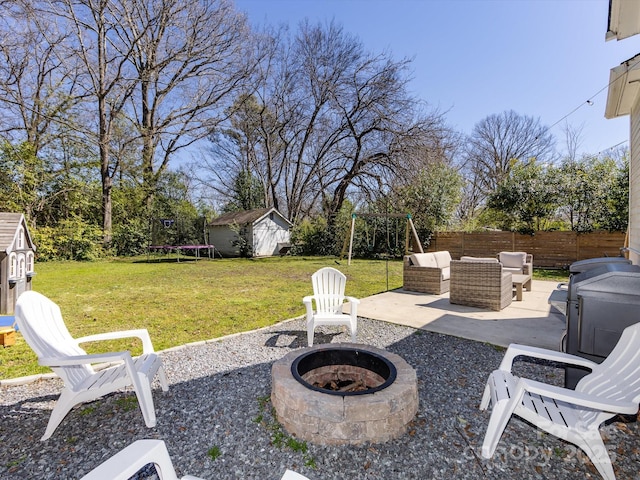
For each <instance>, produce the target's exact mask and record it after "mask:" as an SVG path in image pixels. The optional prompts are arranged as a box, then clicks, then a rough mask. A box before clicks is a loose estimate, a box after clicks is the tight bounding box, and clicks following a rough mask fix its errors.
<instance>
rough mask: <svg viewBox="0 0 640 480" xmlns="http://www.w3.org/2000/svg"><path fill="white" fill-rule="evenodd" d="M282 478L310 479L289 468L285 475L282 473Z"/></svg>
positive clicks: (292, 479)
mask: <svg viewBox="0 0 640 480" xmlns="http://www.w3.org/2000/svg"><path fill="white" fill-rule="evenodd" d="M280 480H309V479H308V478H307V477H305V476H304V475H300V474H299V473H298V472H294V471H293V470H289V469H288V468H287V470H286V471H285V472H284V475H282V478H281V479H280Z"/></svg>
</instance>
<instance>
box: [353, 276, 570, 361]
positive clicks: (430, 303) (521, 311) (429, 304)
mask: <svg viewBox="0 0 640 480" xmlns="http://www.w3.org/2000/svg"><path fill="white" fill-rule="evenodd" d="M556 285H557V282H551V281H542V280H534V281H533V285H532V291H530V292H528V291H525V292H524V297H523V300H522V301H516V300H515V297H514V301H513V302H512V303H511V305H510V306H508V307H507V308H505V309H503V310H501V311H499V312H495V311H490V310H483V309H479V308H474V307H466V306H463V305H452V304H451V303H449V294H448V293H446V294H443V295H429V294H425V293H415V292H409V291H406V290H402V289H398V290H393V291H389V292H384V293H380V294H378V295H373V296H370V297H366V298H363V299H361V300H360V305H359V306H358V316H360V317H365V318H370V319H374V320H383V321H387V322H392V323H396V324H400V325H407V326H410V327H413V328H419V329H422V330H428V331H431V332H437V333H443V334H447V335H453V336H456V337H461V338H467V339H470V340H476V341H479V342H487V343H491V344H493V345H499V346H503V347H507V346H508V345H509V344H510V343H522V344H525V345H532V346H537V347H543V348H549V349H552V350H559V347H560V341H561V338H562V334H563V332H564V329H565V317H564V315H562V313H561V312H560V311H558V310H557V309H556V308H554V307H552V306H551V305H549V303H548V299H549V296H550V295H551V292H552V291H553V290H554V289H555V287H556Z"/></svg>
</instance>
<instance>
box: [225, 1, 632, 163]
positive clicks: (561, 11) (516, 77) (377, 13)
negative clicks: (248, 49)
mask: <svg viewBox="0 0 640 480" xmlns="http://www.w3.org/2000/svg"><path fill="white" fill-rule="evenodd" d="M235 3H236V8H237V9H238V10H240V11H244V12H246V13H247V15H248V17H249V20H250V21H251V23H252V24H255V25H259V24H265V23H267V24H271V25H278V24H281V23H286V24H288V25H289V26H290V27H292V29H295V28H296V27H297V25H298V23H299V22H300V21H301V20H303V19H305V18H308V19H309V20H310V21H311V22H314V23H315V22H327V21H330V20H332V19H333V20H335V21H336V22H338V23H339V24H341V25H342V26H343V27H344V29H345V30H346V31H347V32H349V33H351V34H353V35H355V36H357V37H358V38H359V39H360V40H361V41H362V43H363V44H364V46H365V48H366V49H367V50H369V51H371V52H373V53H379V52H381V51H383V50H389V51H391V52H392V54H393V56H394V58H396V59H401V58H405V57H407V58H412V59H413V64H412V65H413V80H412V82H411V89H412V93H414V94H415V95H416V96H417V97H419V98H421V99H422V100H425V101H427V102H428V103H429V104H430V105H431V106H434V107H437V108H439V109H440V110H443V111H448V113H447V114H446V118H447V121H448V123H449V124H450V125H451V126H452V127H454V128H456V129H457V130H459V131H461V132H463V133H467V134H468V133H471V131H472V130H473V127H474V125H475V124H476V123H477V122H478V121H480V120H482V119H483V118H485V117H486V116H487V115H490V114H493V113H501V112H503V111H506V110H514V111H516V112H517V113H519V114H521V115H528V116H532V117H534V118H537V119H540V122H541V123H542V124H543V125H546V126H548V127H551V126H552V125H553V124H556V123H557V122H559V123H557V124H556V125H555V126H553V127H552V128H551V130H550V131H551V133H553V134H554V135H555V136H556V139H557V142H558V149H559V150H560V151H563V150H564V149H565V141H564V138H565V137H564V134H563V126H564V125H565V123H566V122H568V123H569V124H570V125H571V126H572V127H573V128H574V129H575V128H581V129H582V131H581V147H580V151H581V152H583V153H600V152H602V151H605V150H607V149H608V148H610V147H613V146H614V145H616V144H618V143H620V142H623V141H626V140H628V137H629V118H628V117H622V118H619V119H612V120H606V119H605V118H604V109H605V103H606V99H607V88H606V87H607V85H608V83H609V71H610V69H611V68H613V67H615V66H617V65H619V64H620V63H622V62H623V61H625V60H627V59H629V58H631V57H632V56H634V55H636V54H637V53H639V52H640V36H636V37H631V38H628V39H625V40H622V41H619V42H618V41H615V40H612V41H609V42H605V40H604V37H605V32H606V29H607V17H608V8H609V1H608V0H235ZM587 100H591V101H592V102H593V105H591V106H589V105H587ZM573 110H575V112H574V113H572V114H570V115H569V116H568V117H567V118H566V120H561V119H562V118H563V117H565V116H566V115H568V114H569V113H570V112H572V111H573Z"/></svg>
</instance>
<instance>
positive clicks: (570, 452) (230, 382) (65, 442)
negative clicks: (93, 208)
mask: <svg viewBox="0 0 640 480" xmlns="http://www.w3.org/2000/svg"><path fill="white" fill-rule="evenodd" d="M358 326H359V329H358V341H359V342H362V343H366V344H370V345H374V346H377V347H380V348H386V349H387V350H390V351H392V352H395V353H397V354H399V355H401V356H402V357H403V358H404V359H405V360H406V361H407V362H408V363H409V364H410V365H411V366H413V367H414V368H415V369H416V371H417V374H418V379H419V392H420V407H419V411H418V414H417V416H416V418H415V419H414V421H413V422H412V423H411V424H410V425H409V428H408V432H407V433H406V434H405V435H403V436H402V437H400V438H398V439H396V440H393V441H390V442H387V443H383V444H366V445H362V446H340V447H335V446H334V447H331V446H323V445H314V444H306V446H307V449H306V452H305V451H301V448H295V449H293V448H291V447H290V446H286V445H279V444H278V442H274V438H276V437H277V434H274V431H277V430H278V429H277V428H274V426H276V425H277V424H276V423H275V421H274V419H273V418H272V417H271V409H270V404H269V403H268V402H266V404H265V400H266V399H268V397H269V394H270V388H271V387H270V385H271V382H270V378H271V376H270V373H271V372H270V368H271V363H272V362H273V361H274V360H275V359H278V358H280V357H282V356H283V355H285V354H286V353H287V352H289V351H291V349H296V348H302V347H304V346H306V332H305V329H304V323H303V321H302V320H293V321H288V322H283V323H280V324H278V325H275V326H273V327H270V328H268V329H264V330H260V331H257V332H250V333H245V334H241V335H236V336H231V337H227V338H225V339H222V340H219V341H212V342H206V343H200V344H193V345H188V346H185V347H181V348H178V349H173V350H170V351H165V352H162V357H163V360H164V364H165V368H166V370H167V374H168V376H169V380H170V383H171V386H170V389H169V392H167V393H163V392H162V391H161V390H160V389H159V387H158V386H157V385H156V387H158V388H156V389H155V390H154V400H155V406H156V413H157V417H158V423H157V426H156V428H153V429H149V428H146V427H145V425H144V422H143V419H142V415H141V414H140V411H139V409H138V408H137V404H136V403H135V401H132V399H134V398H135V397H134V396H132V394H131V393H130V392H119V393H115V394H112V395H109V396H107V397H106V398H103V399H101V400H99V401H96V402H93V403H90V404H84V405H81V406H79V407H77V408H75V409H74V410H73V411H72V412H71V413H69V415H68V416H67V417H66V418H65V420H64V421H63V422H62V424H61V425H60V426H59V427H58V429H57V430H56V431H55V433H54V434H53V436H52V437H51V438H50V439H49V440H47V441H45V442H40V441H39V438H40V436H41V435H42V433H43V432H44V429H45V426H46V423H47V421H48V418H49V414H50V412H51V409H52V407H53V403H54V401H55V400H56V398H57V395H58V393H59V391H60V387H61V383H60V381H59V380H57V379H45V380H39V381H37V382H32V383H29V384H26V385H18V386H3V387H2V389H1V390H0V391H1V392H2V395H1V398H0V414H1V416H2V422H1V423H0V478H2V479H72V478H80V477H82V476H83V475H84V474H86V473H87V472H88V471H89V470H91V469H92V468H93V467H94V466H96V465H98V464H99V463H100V462H102V461H103V460H105V459H106V458H108V457H109V456H111V455H113V454H114V453H116V452H117V451H118V450H120V449H122V448H123V447H125V446H126V445H128V444H130V443H131V442H133V441H135V440H138V439H142V438H159V439H163V440H164V441H165V442H166V443H167V448H168V450H169V453H170V454H171V456H172V459H173V462H174V465H175V467H176V470H178V473H179V474H180V475H184V474H187V473H188V474H191V475H197V476H201V477H203V478H205V479H227V478H229V479H234V478H242V479H279V478H280V476H281V475H282V474H283V473H284V471H285V469H286V468H290V469H292V470H296V471H298V472H299V473H302V474H303V475H306V476H308V477H309V478H310V479H311V480H314V479H343V478H354V479H372V480H373V479H452V478H453V479H478V478H491V479H514V478H518V479H543V478H553V479H585V478H600V477H599V475H598V474H597V473H596V471H595V469H594V467H593V466H592V464H591V463H590V462H589V461H588V460H585V458H584V455H582V454H581V452H579V451H576V449H575V448H574V447H573V446H572V445H571V444H568V443H565V442H562V441H560V440H558V439H556V438H554V437H551V436H548V435H545V434H540V433H536V430H535V429H534V428H532V427H530V426H529V425H527V424H525V423H524V422H523V421H522V420H520V419H516V418H514V419H512V420H511V421H510V423H509V425H508V426H507V429H506V430H505V433H504V434H503V436H502V439H501V441H500V443H499V445H498V450H497V452H496V455H495V456H494V457H493V459H491V460H484V459H481V458H480V455H479V451H480V445H481V443H482V439H483V436H484V432H485V428H486V426H487V422H488V419H489V413H488V412H481V411H479V410H478V404H479V402H480V398H481V396H482V391H483V388H484V384H485V381H486V378H487V376H488V374H489V373H490V371H491V370H493V369H494V368H497V366H498V364H499V363H500V360H501V359H502V355H503V352H502V351H500V350H499V349H497V348H495V347H493V346H491V345H487V344H483V343H478V342H473V341H469V340H463V339H459V338H454V337H450V336H446V335H440V334H434V333H430V332H423V331H415V330H413V329H411V328H407V327H402V326H398V325H392V324H388V323H385V322H379V321H373V320H367V319H361V320H360V322H359V325H358ZM315 338H316V343H328V342H340V341H348V340H349V338H348V336H347V335H346V334H345V332H341V333H339V330H338V329H331V328H327V327H320V328H319V329H317V330H316V337H315ZM516 371H517V373H518V374H520V375H523V376H527V377H529V378H534V379H537V380H541V381H545V382H548V383H556V384H562V382H563V375H562V370H561V369H557V368H553V367H552V366H549V365H542V364H533V363H527V362H519V363H518V366H517V370H516ZM260 420H261V421H260ZM617 420H618V421H616V422H613V423H611V424H608V425H606V426H604V427H602V428H601V432H602V433H603V435H604V437H605V442H606V444H607V446H608V447H609V449H610V453H611V457H612V459H613V460H614V468H615V469H616V473H617V476H618V478H619V479H636V478H640V475H639V474H638V463H637V462H638V457H639V455H640V442H639V441H638V439H639V438H640V436H639V435H638V433H639V428H638V422H635V421H631V420H635V419H624V420H626V421H623V419H620V418H618V419H617ZM302 445H303V444H302ZM293 446H294V447H296V446H298V447H300V446H301V443H300V442H299V443H294V444H293ZM212 450H215V451H217V453H219V456H217V458H215V459H212V458H211V456H210V455H209V452H210V451H212Z"/></svg>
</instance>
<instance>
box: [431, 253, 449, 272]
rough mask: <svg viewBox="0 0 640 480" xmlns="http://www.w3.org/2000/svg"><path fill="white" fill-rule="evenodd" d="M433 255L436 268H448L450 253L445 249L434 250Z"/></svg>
mask: <svg viewBox="0 0 640 480" xmlns="http://www.w3.org/2000/svg"><path fill="white" fill-rule="evenodd" d="M433 256H434V258H435V259H436V263H437V264H438V268H449V264H450V263H451V254H450V253H449V252H447V251H446V250H443V251H441V252H434V253H433Z"/></svg>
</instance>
